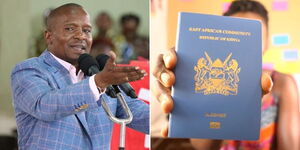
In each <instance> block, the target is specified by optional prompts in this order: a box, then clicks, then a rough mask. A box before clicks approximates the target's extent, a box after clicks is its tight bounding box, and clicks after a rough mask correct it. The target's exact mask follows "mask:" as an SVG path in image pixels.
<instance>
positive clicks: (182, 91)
mask: <svg viewBox="0 0 300 150" xmlns="http://www.w3.org/2000/svg"><path fill="white" fill-rule="evenodd" d="M178 22H179V23H178V28H177V29H178V31H177V43H176V51H177V58H178V60H177V65H176V68H175V76H176V83H175V84H174V86H173V89H172V96H173V99H174V109H173V111H172V113H171V115H170V120H169V123H170V124H169V137H180V138H203V139H234V140H257V139H258V138H259V132H260V107H261V70H262V69H261V68H262V66H261V65H262V43H261V40H262V39H261V23H260V22H259V21H256V20H249V19H241V18H233V17H225V16H214V15H205V14H196V13H186V12H181V13H179V18H178Z"/></svg>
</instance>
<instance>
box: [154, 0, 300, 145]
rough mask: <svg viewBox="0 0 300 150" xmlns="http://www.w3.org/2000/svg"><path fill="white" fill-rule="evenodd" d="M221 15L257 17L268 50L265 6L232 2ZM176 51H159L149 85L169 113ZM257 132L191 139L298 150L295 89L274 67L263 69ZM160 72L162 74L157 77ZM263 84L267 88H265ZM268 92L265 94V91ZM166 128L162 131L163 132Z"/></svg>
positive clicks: (201, 142)
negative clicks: (253, 137) (249, 136)
mask: <svg viewBox="0 0 300 150" xmlns="http://www.w3.org/2000/svg"><path fill="white" fill-rule="evenodd" d="M224 15H225V16H233V17H242V18H248V19H256V20H260V21H261V23H262V40H263V41H262V43H263V53H264V52H265V51H266V50H267V49H268V26H269V25H268V20H269V18H268V12H267V10H266V9H265V7H264V6H263V5H262V4H261V3H259V2H257V1H253V0H237V1H234V2H233V3H232V4H231V6H230V8H229V10H228V11H227V12H225V13H224ZM176 60H177V59H176V52H175V50H174V49H171V50H169V51H168V52H167V53H166V54H164V55H163V54H161V55H160V56H159V57H158V59H157V62H156V67H155V68H154V71H153V75H154V76H155V78H156V79H157V81H156V82H155V83H154V86H152V88H151V89H152V92H153V93H154V95H155V96H156V98H157V99H158V101H160V103H161V106H162V109H163V111H164V112H166V113H170V112H171V111H172V109H173V100H172V97H171V94H170V93H171V92H170V87H171V86H172V85H173V84H174V82H175V75H174V73H173V71H172V69H173V68H174V67H175V66H176ZM263 73H264V74H263V76H262V88H263V91H264V94H265V95H264V97H263V98H262V107H261V110H262V113H261V131H260V138H259V140H257V141H234V140H208V139H191V143H192V145H193V146H194V148H195V149H198V150H219V149H220V148H221V149H222V150H273V149H275V150H299V149H300V147H299V141H300V130H299V128H300V123H299V122H300V121H299V110H298V99H299V96H298V91H297V86H296V83H295V81H294V79H293V77H292V76H291V75H287V74H282V73H279V72H277V71H275V70H269V69H263ZM162 74H163V76H161V75H162ZM267 76H270V77H271V79H272V82H273V88H272V90H271V91H269V90H268V88H269V87H270V86H267V85H268V84H266V83H268V82H266V81H268V80H266V79H267ZM266 87H267V88H266ZM268 92H269V93H268ZM167 132H168V130H167V128H165V129H164V130H163V131H162V133H163V135H164V136H166V135H167Z"/></svg>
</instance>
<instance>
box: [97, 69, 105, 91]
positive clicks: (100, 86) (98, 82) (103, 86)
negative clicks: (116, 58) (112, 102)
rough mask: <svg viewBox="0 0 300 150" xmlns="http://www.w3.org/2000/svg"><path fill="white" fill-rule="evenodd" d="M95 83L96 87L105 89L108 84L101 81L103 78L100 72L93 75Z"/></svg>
mask: <svg viewBox="0 0 300 150" xmlns="http://www.w3.org/2000/svg"><path fill="white" fill-rule="evenodd" d="M95 83H96V86H97V89H98V90H99V91H100V90H105V89H106V87H107V86H108V85H107V84H105V82H104V81H103V78H102V77H101V73H98V74H96V75H95Z"/></svg>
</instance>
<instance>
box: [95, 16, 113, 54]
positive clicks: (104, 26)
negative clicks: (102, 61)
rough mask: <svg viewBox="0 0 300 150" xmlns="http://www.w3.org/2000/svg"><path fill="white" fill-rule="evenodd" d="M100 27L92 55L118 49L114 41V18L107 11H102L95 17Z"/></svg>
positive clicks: (98, 27)
mask: <svg viewBox="0 0 300 150" xmlns="http://www.w3.org/2000/svg"><path fill="white" fill-rule="evenodd" d="M95 24H96V27H97V29H98V33H97V35H96V36H95V37H94V38H93V44H92V50H91V55H92V56H94V57H96V56H98V55H99V54H108V53H109V52H110V51H114V52H115V51H116V50H115V46H114V44H113V42H112V39H111V37H112V34H111V28H112V24H113V22H112V19H111V17H110V15H109V14H108V13H107V12H100V13H99V14H98V16H97V17H96V19H95Z"/></svg>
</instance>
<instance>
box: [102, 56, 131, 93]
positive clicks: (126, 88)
mask: <svg viewBox="0 0 300 150" xmlns="http://www.w3.org/2000/svg"><path fill="white" fill-rule="evenodd" d="M108 59H109V56H108V55H105V54H100V55H98V56H97V57H96V60H97V62H98V64H99V70H100V71H101V70H102V69H103V68H104V66H105V64H106V62H107V60H108ZM118 86H119V88H120V89H121V90H122V91H123V92H124V93H125V94H126V95H127V96H130V97H131V98H137V95H136V94H135V91H134V89H133V88H132V86H131V85H130V84H129V83H123V84H120V85H118Z"/></svg>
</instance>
